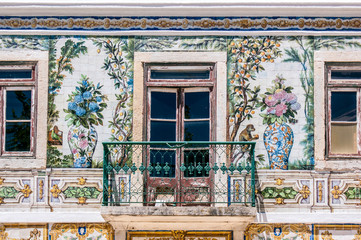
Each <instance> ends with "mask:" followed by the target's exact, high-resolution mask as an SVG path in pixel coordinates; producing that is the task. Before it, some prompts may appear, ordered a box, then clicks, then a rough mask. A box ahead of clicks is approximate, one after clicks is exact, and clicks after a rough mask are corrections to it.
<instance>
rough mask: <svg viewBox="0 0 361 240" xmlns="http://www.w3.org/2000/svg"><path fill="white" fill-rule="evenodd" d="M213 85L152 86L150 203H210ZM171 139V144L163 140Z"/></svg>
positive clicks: (148, 187)
mask: <svg viewBox="0 0 361 240" xmlns="http://www.w3.org/2000/svg"><path fill="white" fill-rule="evenodd" d="M211 95H212V92H211V89H210V88H201V87H194V88H185V87H179V88H148V111H147V114H148V126H147V130H148V141H150V142H153V144H152V145H150V147H149V150H148V154H147V155H148V157H147V160H146V161H147V163H146V164H147V165H148V166H151V167H153V168H154V170H153V171H151V172H148V175H147V180H146V184H147V198H148V199H147V201H148V202H154V203H155V204H157V203H162V204H163V203H165V204H168V205H192V204H201V203H202V204H204V203H209V202H210V201H211V199H210V198H211V194H210V191H211V188H212V184H211V178H212V176H211V174H210V172H209V171H206V166H210V165H211V162H210V161H211V157H210V152H209V148H208V146H207V144H199V143H198V144H185V142H192V141H198V142H199V141H202V142H209V141H210V140H211V120H212V118H211V116H212V114H211V109H212V104H211V101H210V100H211V97H212V96H211ZM161 142H167V143H161Z"/></svg>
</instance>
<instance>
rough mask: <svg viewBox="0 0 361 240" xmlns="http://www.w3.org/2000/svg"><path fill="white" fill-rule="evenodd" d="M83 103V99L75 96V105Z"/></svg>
mask: <svg viewBox="0 0 361 240" xmlns="http://www.w3.org/2000/svg"><path fill="white" fill-rule="evenodd" d="M83 101H84V99H83V97H82V96H81V95H76V96H75V97H74V102H75V103H82V102H83Z"/></svg>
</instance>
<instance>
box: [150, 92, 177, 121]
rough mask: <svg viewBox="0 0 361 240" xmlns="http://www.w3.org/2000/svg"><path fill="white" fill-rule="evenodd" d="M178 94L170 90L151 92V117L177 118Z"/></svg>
mask: <svg viewBox="0 0 361 240" xmlns="http://www.w3.org/2000/svg"><path fill="white" fill-rule="evenodd" d="M176 98H177V94H176V93H169V92H152V93H151V106H150V109H151V112H150V117H151V118H160V119H175V118H176V112H177V99H176Z"/></svg>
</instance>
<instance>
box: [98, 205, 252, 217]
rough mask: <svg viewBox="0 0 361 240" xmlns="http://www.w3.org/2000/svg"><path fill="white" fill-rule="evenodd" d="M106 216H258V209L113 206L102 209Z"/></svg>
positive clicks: (240, 207)
mask: <svg viewBox="0 0 361 240" xmlns="http://www.w3.org/2000/svg"><path fill="white" fill-rule="evenodd" d="M101 214H102V215H103V216H104V215H130V216H256V208H255V207H251V206H249V207H248V206H231V207H205V206H194V207H166V206H165V207H151V206H144V207H143V206H142V207H132V206H111V207H108V206H106V207H104V206H103V207H101Z"/></svg>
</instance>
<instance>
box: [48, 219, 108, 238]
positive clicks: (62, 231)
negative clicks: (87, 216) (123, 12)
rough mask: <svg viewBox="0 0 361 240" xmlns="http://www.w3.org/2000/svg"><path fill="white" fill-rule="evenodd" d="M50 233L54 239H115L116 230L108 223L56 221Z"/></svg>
mask: <svg viewBox="0 0 361 240" xmlns="http://www.w3.org/2000/svg"><path fill="white" fill-rule="evenodd" d="M49 235H50V237H51V239H52V240H68V239H79V240H85V239H87V240H95V239H96V240H113V236H114V230H113V227H112V226H111V225H110V224H108V223H91V224H90V223H65V224H63V223H56V224H54V225H53V226H52V227H51V231H50V233H49Z"/></svg>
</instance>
